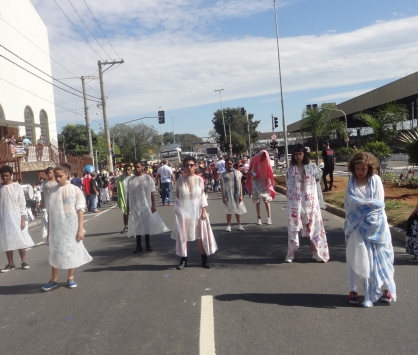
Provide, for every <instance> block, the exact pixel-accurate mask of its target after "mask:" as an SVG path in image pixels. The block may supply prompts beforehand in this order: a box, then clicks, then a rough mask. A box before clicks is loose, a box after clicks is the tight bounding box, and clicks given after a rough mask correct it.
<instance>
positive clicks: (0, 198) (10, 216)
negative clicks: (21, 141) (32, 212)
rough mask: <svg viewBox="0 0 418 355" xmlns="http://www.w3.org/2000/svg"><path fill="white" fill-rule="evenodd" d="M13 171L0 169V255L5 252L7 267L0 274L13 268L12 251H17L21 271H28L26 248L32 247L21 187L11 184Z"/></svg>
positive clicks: (9, 167) (6, 166)
mask: <svg viewBox="0 0 418 355" xmlns="http://www.w3.org/2000/svg"><path fill="white" fill-rule="evenodd" d="M12 177H13V169H12V167H11V166H8V165H5V166H3V167H2V168H1V169H0V178H1V184H0V253H3V252H4V251H5V252H6V255H7V262H8V263H7V265H6V266H5V268H4V269H2V270H1V272H8V271H10V270H13V269H14V268H15V263H14V261H13V251H14V250H18V251H19V254H20V259H21V262H22V269H23V270H27V269H29V265H28V264H27V263H26V248H29V247H31V246H33V244H34V243H33V240H32V238H31V237H30V235H29V233H28V230H27V228H25V226H26V225H25V224H26V223H25V221H26V201H25V195H24V193H23V189H22V186H20V185H19V184H17V183H14V182H12Z"/></svg>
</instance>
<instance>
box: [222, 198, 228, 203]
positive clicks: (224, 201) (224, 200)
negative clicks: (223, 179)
mask: <svg viewBox="0 0 418 355" xmlns="http://www.w3.org/2000/svg"><path fill="white" fill-rule="evenodd" d="M222 202H223V203H224V204H225V205H226V204H227V203H228V202H227V201H226V198H225V197H222Z"/></svg>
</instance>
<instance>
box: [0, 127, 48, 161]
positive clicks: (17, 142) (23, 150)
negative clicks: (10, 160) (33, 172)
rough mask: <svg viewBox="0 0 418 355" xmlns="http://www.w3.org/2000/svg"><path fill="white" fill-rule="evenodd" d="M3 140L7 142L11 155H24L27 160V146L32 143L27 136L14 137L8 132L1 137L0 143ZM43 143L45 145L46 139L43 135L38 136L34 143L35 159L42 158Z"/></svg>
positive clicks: (39, 159)
mask: <svg viewBox="0 0 418 355" xmlns="http://www.w3.org/2000/svg"><path fill="white" fill-rule="evenodd" d="M3 142H4V143H5V144H7V147H8V150H9V153H10V155H11V156H12V157H15V156H20V157H25V159H26V161H28V157H29V147H30V146H33V145H34V144H33V143H32V142H31V141H30V139H29V138H28V137H26V136H21V137H19V138H17V139H16V137H15V135H14V134H9V135H7V136H5V137H3V138H2V139H1V142H0V143H3ZM45 145H46V141H45V139H44V137H42V136H39V139H38V140H37V141H36V144H35V152H36V160H37V161H41V160H42V157H43V154H44V146H45Z"/></svg>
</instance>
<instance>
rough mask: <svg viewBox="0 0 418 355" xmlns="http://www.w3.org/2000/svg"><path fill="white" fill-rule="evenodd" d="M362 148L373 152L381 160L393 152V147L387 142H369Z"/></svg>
mask: <svg viewBox="0 0 418 355" xmlns="http://www.w3.org/2000/svg"><path fill="white" fill-rule="evenodd" d="M362 150H363V151H365V152H369V153H372V154H373V155H374V156H375V157H376V158H377V159H379V161H382V160H383V159H386V158H388V157H389V156H390V155H391V154H392V149H390V148H389V146H388V145H387V144H386V143H385V142H369V143H366V144H365V145H364V146H363V147H362Z"/></svg>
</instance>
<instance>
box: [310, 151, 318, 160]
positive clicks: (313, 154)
mask: <svg viewBox="0 0 418 355" xmlns="http://www.w3.org/2000/svg"><path fill="white" fill-rule="evenodd" d="M309 154H310V155H311V162H315V161H316V152H315V151H312V150H311V152H310V153H309ZM319 157H321V153H319Z"/></svg>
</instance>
